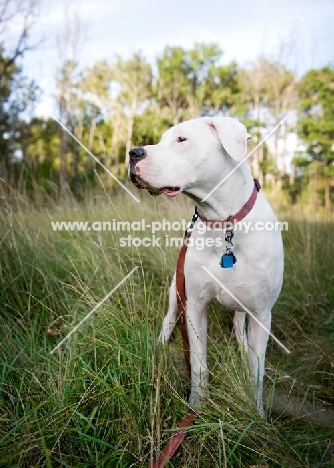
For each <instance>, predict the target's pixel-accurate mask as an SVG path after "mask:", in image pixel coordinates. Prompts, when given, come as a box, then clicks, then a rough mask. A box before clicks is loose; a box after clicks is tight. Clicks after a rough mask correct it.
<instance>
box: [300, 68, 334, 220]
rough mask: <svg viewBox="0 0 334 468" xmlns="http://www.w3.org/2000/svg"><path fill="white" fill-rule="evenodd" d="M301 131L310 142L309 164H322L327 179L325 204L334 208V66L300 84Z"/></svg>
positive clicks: (309, 75) (304, 78)
mask: <svg viewBox="0 0 334 468" xmlns="http://www.w3.org/2000/svg"><path fill="white" fill-rule="evenodd" d="M300 98H301V102H300V117H299V122H298V134H299V136H300V137H301V138H302V139H303V140H304V141H305V142H306V143H307V146H308V148H307V153H308V155H307V157H306V158H304V160H303V161H299V163H302V164H304V163H305V162H306V165H307V167H309V168H311V167H313V170H314V168H315V167H318V169H319V173H320V176H322V177H323V178H324V181H325V184H324V185H325V186H324V204H325V209H326V211H327V212H329V211H330V209H331V187H332V184H333V177H334V68H333V67H324V68H321V69H319V70H310V71H309V72H307V73H306V74H305V75H304V77H303V78H302V80H301V84H300Z"/></svg>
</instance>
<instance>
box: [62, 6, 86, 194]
mask: <svg viewBox="0 0 334 468" xmlns="http://www.w3.org/2000/svg"><path fill="white" fill-rule="evenodd" d="M80 28H81V25H80V18H79V15H78V13H77V11H76V10H75V9H73V8H71V4H70V3H66V4H65V10H64V21H63V25H62V29H61V30H60V31H59V32H58V35H57V49H58V56H59V60H60V63H61V66H60V68H59V69H58V73H57V81H56V87H57V90H58V94H57V104H58V110H59V118H60V120H61V121H62V123H63V124H64V125H65V127H66V128H69V126H70V120H71V115H72V112H73V110H74V108H75V105H74V100H75V96H76V94H77V93H78V88H79V81H80V77H79V71H78V61H77V57H78V48H79V42H80ZM68 140H69V135H68V133H67V132H66V131H65V130H62V131H61V150H60V170H59V185H60V191H61V192H65V191H66V190H67V188H68V183H67V170H68V168H67V165H68V161H67V150H68Z"/></svg>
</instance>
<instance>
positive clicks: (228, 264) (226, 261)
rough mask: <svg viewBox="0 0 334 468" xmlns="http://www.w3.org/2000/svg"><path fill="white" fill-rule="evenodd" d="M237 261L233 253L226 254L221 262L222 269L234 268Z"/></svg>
mask: <svg viewBox="0 0 334 468" xmlns="http://www.w3.org/2000/svg"><path fill="white" fill-rule="evenodd" d="M236 261H237V259H236V257H235V256H234V255H233V253H232V252H229V253H224V255H223V256H222V258H221V260H220V266H221V267H222V268H232V267H233V265H234V264H235V262H236Z"/></svg>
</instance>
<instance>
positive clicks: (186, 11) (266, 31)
mask: <svg viewBox="0 0 334 468" xmlns="http://www.w3.org/2000/svg"><path fill="white" fill-rule="evenodd" d="M68 1H69V0H67V2H68ZM40 3H41V5H40V8H39V16H38V20H37V22H36V24H35V25H34V28H33V29H32V34H31V38H30V41H31V43H39V42H40V41H41V42H40V44H39V45H38V46H37V47H36V50H34V51H30V52H27V53H26V55H25V57H24V59H23V61H22V66H23V70H24V72H25V74H26V75H28V76H29V77H30V78H33V79H35V80H36V82H37V83H38V84H39V86H40V87H41V88H42V91H43V94H42V97H41V101H40V103H39V104H38V106H37V109H36V112H37V114H40V115H50V114H51V113H52V112H53V109H54V105H55V104H54V103H55V98H54V96H55V70H56V67H57V66H58V65H59V57H58V54H57V47H56V36H57V33H59V31H61V29H62V28H63V25H64V5H65V1H59V0H58V1H57V0H49V1H48V0H40ZM70 3H71V5H72V6H71V8H72V10H77V11H78V14H79V17H80V25H81V38H80V45H79V48H78V54H77V58H78V60H79V61H80V63H81V65H91V64H93V63H94V61H95V60H103V59H106V60H108V61H110V62H112V61H113V60H114V57H115V54H119V55H121V56H122V57H124V58H128V57H130V56H131V54H132V53H134V52H137V51H139V50H140V51H141V52H142V53H143V55H144V56H145V57H146V58H147V59H148V60H149V61H150V62H151V63H152V64H153V63H154V61H155V58H156V57H157V55H159V54H160V53H161V52H162V50H163V48H164V47H165V46H166V45H173V46H175V45H180V46H183V47H192V46H193V45H194V43H195V42H206V43H210V42H215V43H218V44H219V45H220V47H221V48H222V50H223V51H224V54H223V58H222V63H223V64H224V63H228V62H230V61H231V60H236V61H237V62H238V63H239V64H240V65H246V64H247V63H249V62H251V61H252V60H255V59H256V58H257V57H258V56H259V55H260V54H265V55H267V56H268V57H271V58H273V59H275V58H278V56H279V46H278V45H279V43H280V42H283V43H286V44H290V45H291V44H295V47H294V48H293V47H292V48H291V47H290V51H289V52H288V53H285V54H284V61H285V62H286V64H287V65H288V66H289V67H291V68H292V69H294V70H296V71H297V72H298V73H299V74H302V73H305V71H307V70H308V69H310V68H318V67H321V66H324V65H328V64H329V63H331V64H334V26H333V25H334V0H317V1H314V0H280V1H279V2H277V1H274V0H253V1H251V0H250V1H247V0H239V1H238V0H156V1H154V0H137V1H135V0H122V1H121V0H72V1H71V2H70ZM18 30H19V24H18V23H17V24H14V23H13V24H12V25H11V28H10V29H9V31H8V33H7V43H8V44H9V46H10V41H11V40H12V41H13V40H14V38H15V34H17V31H18ZM13 43H14V42H13Z"/></svg>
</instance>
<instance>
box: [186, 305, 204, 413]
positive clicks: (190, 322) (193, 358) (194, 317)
mask: <svg viewBox="0 0 334 468" xmlns="http://www.w3.org/2000/svg"><path fill="white" fill-rule="evenodd" d="M187 330H188V336H189V345H190V364H191V392H190V396H189V403H191V404H192V405H194V406H197V407H198V406H200V404H201V401H200V400H201V398H202V397H203V396H204V394H205V391H206V389H207V387H208V381H209V372H208V369H207V351H206V346H207V312H206V304H204V303H202V302H201V301H199V300H198V299H192V298H189V299H188V300H187Z"/></svg>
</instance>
